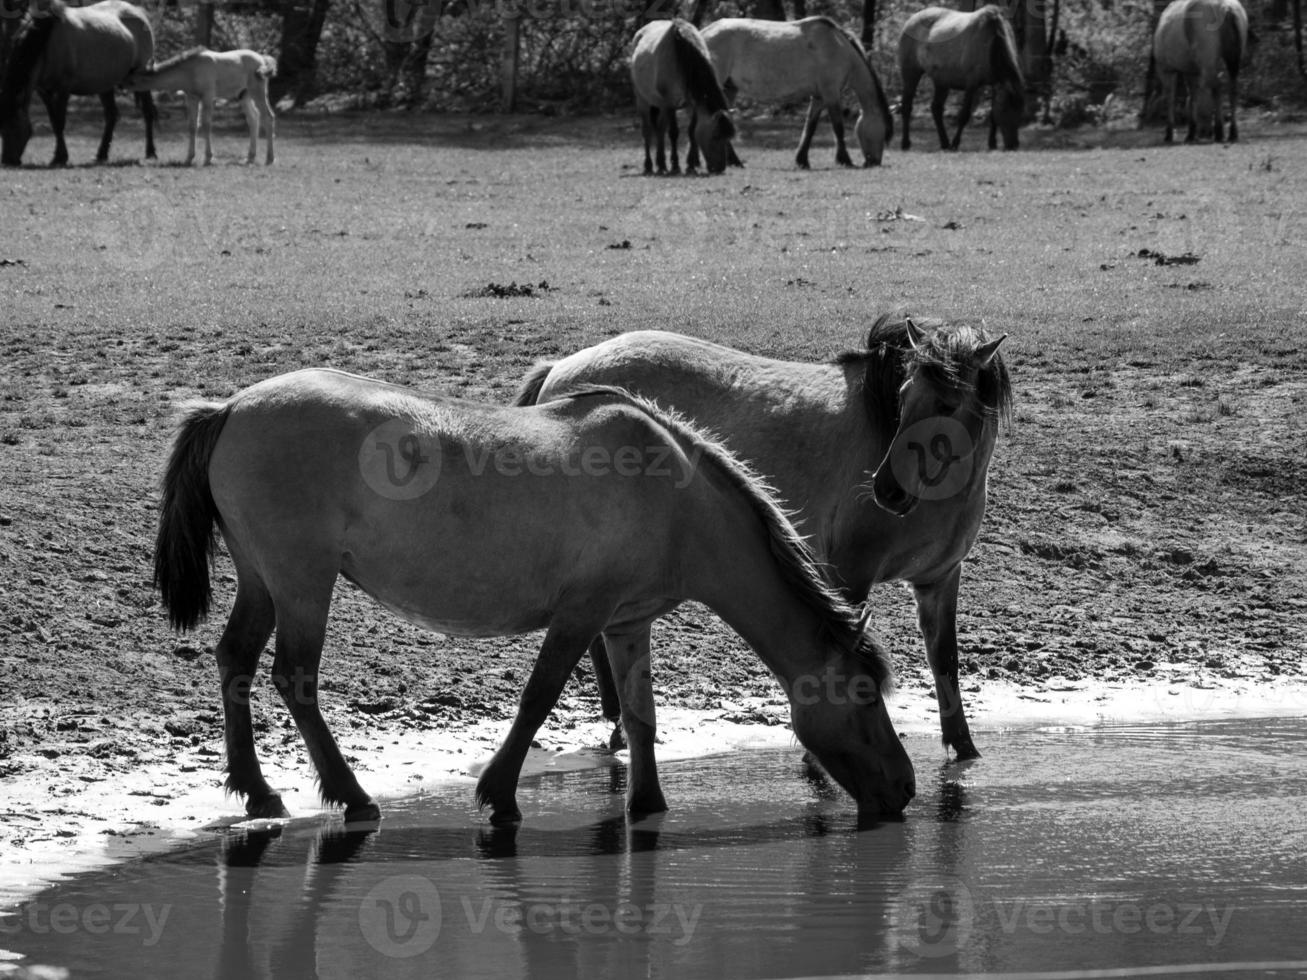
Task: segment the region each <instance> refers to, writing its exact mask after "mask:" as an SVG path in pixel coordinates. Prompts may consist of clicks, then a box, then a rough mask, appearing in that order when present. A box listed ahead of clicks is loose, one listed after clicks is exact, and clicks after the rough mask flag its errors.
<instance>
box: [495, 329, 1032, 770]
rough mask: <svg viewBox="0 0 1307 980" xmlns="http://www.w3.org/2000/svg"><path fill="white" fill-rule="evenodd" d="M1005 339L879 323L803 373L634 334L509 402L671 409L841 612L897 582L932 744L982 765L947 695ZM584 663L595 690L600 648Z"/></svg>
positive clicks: (1000, 407)
mask: <svg viewBox="0 0 1307 980" xmlns="http://www.w3.org/2000/svg"><path fill="white" fill-rule="evenodd" d="M1002 340H1003V338H1002V337H999V338H998V339H996V340H994V339H990V338H988V337H987V336H986V335H985V334H984V333H982V332H981V331H978V330H975V329H972V328H969V327H961V326H959V327H940V328H939V329H937V330H935V331H933V332H932V333H930V334H924V333H922V332H921V331H920V330H918V329H917V328H916V327H915V326H914V324H913V323H912V321H911V320H907V319H904V318H901V317H899V318H894V317H888V316H886V317H881V318H880V319H879V320H878V321H877V323H876V324H875V325H874V326H873V327H872V329H871V333H870V336H869V337H868V339H867V349H866V350H862V351H856V352H853V353H849V354H845V355H843V356H842V357H840V358H839V359H838V360H836V361H834V362H831V363H827V364H806V363H793V362H788V361H775V360H771V359H769V358H765V357H757V356H754V355H751V354H745V353H743V352H741V351H737V350H732V349H731V348H728V347H721V346H718V345H717V344H711V343H708V342H707V341H704V340H697V339H695V338H693V337H683V336H680V335H679V334H672V333H661V332H655V331H641V332H639V333H629V334H623V335H621V336H619V337H615V338H613V339H612V340H608V341H605V342H604V343H602V344H598V345H596V346H594V347H590V348H587V349H586V350H583V351H580V352H578V353H576V354H573V355H571V356H570V357H566V358H564V359H563V360H561V361H558V362H557V363H554V364H548V363H545V364H540V365H537V366H536V367H535V368H534V369H533V370H532V371H531V373H530V374H529V375H528V376H527V378H526V379H525V381H524V382H523V385H522V390H521V392H520V393H519V396H518V403H519V404H527V405H529V404H534V403H536V402H545V401H548V400H549V399H551V398H557V397H560V396H563V395H565V394H566V393H567V392H568V391H570V390H573V389H574V388H576V387H577V386H582V385H588V384H594V383H602V384H619V385H622V386H623V387H628V388H630V389H631V390H633V391H637V392H639V393H641V394H643V395H645V396H646V397H649V398H653V399H656V400H657V401H659V402H660V403H661V404H664V405H669V406H672V407H674V408H675V409H676V410H677V411H679V412H684V413H686V414H687V415H689V416H690V417H691V418H693V419H694V420H695V421H696V422H698V423H699V424H701V425H704V426H706V427H707V428H709V429H711V430H713V431H714V432H717V433H719V434H720V435H721V436H723V437H724V439H725V441H726V444H727V445H728V446H729V447H730V448H731V450H732V451H733V452H735V453H737V454H738V455H740V456H741V457H742V458H743V459H745V460H746V461H748V462H749V463H750V464H751V465H753V466H755V467H756V468H757V469H758V471H759V472H760V473H762V474H763V475H764V476H765V477H766V478H767V480H768V481H769V482H770V483H771V484H772V485H773V486H774V487H775V488H776V489H777V491H778V492H779V494H780V497H781V499H782V501H783V502H784V503H785V504H787V505H788V506H790V507H792V508H795V513H796V523H797V526H798V528H799V530H800V531H801V532H803V533H804V534H806V535H807V536H808V540H809V542H810V544H811V545H812V547H813V550H814V551H815V552H816V554H817V555H818V556H819V557H820V558H821V559H822V560H823V561H824V562H826V563H828V565H829V567H830V568H831V569H832V571H833V572H834V576H835V581H836V584H837V587H838V588H839V590H840V592H841V593H842V594H843V596H844V598H845V599H846V600H847V601H849V602H854V603H856V602H862V601H863V600H865V599H866V598H867V594H868V591H869V590H870V589H871V587H872V586H873V585H875V584H877V583H879V582H888V581H892V580H895V579H903V580H906V581H908V582H910V583H911V584H912V587H913V590H914V592H915V594H916V600H917V610H918V613H919V617H920V623H921V631H922V634H923V636H924V637H925V641H926V656H927V659H928V660H929V662H930V667H931V670H932V672H933V673H934V676H935V690H936V695H937V698H938V701H939V715H940V728H941V731H942V732H943V737H944V742H945V744H946V745H948V746H952V748H953V749H954V750H955V751H956V753H957V755H958V757H959V758H970V757H974V756H977V755H979V753H978V752H977V751H976V747H975V744H974V743H973V741H972V738H971V733H970V731H969V729H968V726H967V720H966V715H965V713H964V712H963V709H962V696H961V692H960V691H959V688H958V648H957V600H958V584H959V582H960V579H961V572H962V561H963V559H965V558H966V556H967V554H968V552H970V550H971V546H972V544H973V543H974V542H975V540H976V535H977V534H978V532H979V529H980V522H981V519H982V518H983V516H984V513H985V478H986V473H987V472H988V467H989V460H990V456H991V454H992V453H993V450H994V441H995V439H996V437H997V432H998V421H999V419H1000V417H1002V416H1005V415H1007V414H1008V413H1009V411H1010V405H1011V397H1012V394H1011V385H1010V382H1009V380H1008V374H1007V368H1006V367H1005V366H1004V364H1003V359H1002V357H1001V356H1000V355H999V354H998V347H999V344H1000V343H1001V342H1002ZM941 438H942V439H943V440H944V441H945V443H947V445H944V444H942V443H941V441H940V440H941ZM950 446H951V448H949V447H950ZM954 456H957V457H958V458H957V459H953V458H952V457H954ZM647 642H648V638H647V637H645V638H643V640H642V643H646V644H647ZM592 652H593V653H595V654H596V656H595V669H596V676H598V677H600V678H602V677H604V674H605V672H604V669H603V668H604V665H603V656H602V653H603V649H602V647H598V648H593V647H592ZM604 693H605V708H604V711H605V714H606V715H608V716H609V717H612V716H613V715H614V714H615V707H616V706H615V705H614V704H613V698H612V697H611V695H610V694H607V692H604Z"/></svg>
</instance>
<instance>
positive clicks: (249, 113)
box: [241, 91, 259, 167]
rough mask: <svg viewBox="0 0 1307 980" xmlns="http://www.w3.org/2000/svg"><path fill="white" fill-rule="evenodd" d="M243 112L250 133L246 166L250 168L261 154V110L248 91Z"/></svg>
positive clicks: (242, 101)
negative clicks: (255, 106) (256, 107)
mask: <svg viewBox="0 0 1307 980" xmlns="http://www.w3.org/2000/svg"><path fill="white" fill-rule="evenodd" d="M241 112H243V113H244V114H245V125H246V126H247V127H248V128H249V131H250V149H249V152H248V153H246V154H245V165H246V166H247V167H248V166H250V165H251V164H252V163H254V157H255V155H256V154H257V153H258V152H259V110H257V109H255V108H254V100H253V99H252V98H250V93H249V92H248V91H246V93H245V98H243V99H241Z"/></svg>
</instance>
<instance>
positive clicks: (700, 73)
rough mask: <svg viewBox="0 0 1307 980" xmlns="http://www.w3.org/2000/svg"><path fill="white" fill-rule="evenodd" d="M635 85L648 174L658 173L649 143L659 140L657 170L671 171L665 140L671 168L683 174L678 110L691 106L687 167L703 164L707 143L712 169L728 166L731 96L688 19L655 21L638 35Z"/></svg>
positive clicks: (732, 126) (633, 55)
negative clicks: (668, 142) (668, 144)
mask: <svg viewBox="0 0 1307 980" xmlns="http://www.w3.org/2000/svg"><path fill="white" fill-rule="evenodd" d="M631 85H632V87H633V88H634V89H635V108H636V111H637V112H639V114H640V128H641V131H642V132H643V134H644V172H645V173H646V174H652V173H653V172H654V161H653V160H651V159H650V157H649V147H650V144H651V143H653V142H654V140H655V139H656V140H657V143H658V150H657V162H658V173H660V174H661V173H666V172H667V158H666V155H665V154H664V139H665V138H667V137H668V136H669V135H670V137H671V143H672V170H671V172H672V173H674V174H676V173H680V172H681V163H680V160H679V159H678V157H677V155H676V140H677V137H678V135H679V133H678V132H677V128H676V110H677V109H679V108H681V107H682V106H684V105H689V106H690V107H691V108H690V129H689V141H690V149H689V152H688V154H687V156H686V161H685V162H686V169H687V170H694V169H695V168H696V167H697V166H698V159H699V156H698V152H697V150H698V148H700V147H702V149H703V157H704V163H705V164H706V165H707V167H708V172H709V173H714V174H719V173H721V172H722V171H723V170H725V169H726V161H727V156H728V154H729V152H730V146H731V143H730V141H731V137H732V136H734V135H735V123H733V122H732V121H731V116H730V110H729V108H728V106H727V105H726V96H725V95H723V94H722V89H721V86H720V85H719V84H718V82H717V76H716V75H715V74H714V73H713V67H712V62H711V61H710V60H709V59H708V49H707V48H706V47H704V43H703V38H701V37H700V36H699V32H698V31H696V30H695V29H694V27H693V26H692V25H691V24H690V23H689V22H688V21H684V20H680V19H677V20H655V21H650V22H649V23H648V24H645V25H644V26H643V27H641V28H640V29H639V30H638V31H636V33H635V48H634V50H633V51H632V52H631Z"/></svg>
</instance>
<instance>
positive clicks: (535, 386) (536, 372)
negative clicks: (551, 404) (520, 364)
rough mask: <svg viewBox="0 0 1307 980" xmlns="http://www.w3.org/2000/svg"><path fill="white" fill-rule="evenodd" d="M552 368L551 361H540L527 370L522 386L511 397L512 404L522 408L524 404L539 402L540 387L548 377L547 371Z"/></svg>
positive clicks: (552, 363) (536, 403)
mask: <svg viewBox="0 0 1307 980" xmlns="http://www.w3.org/2000/svg"><path fill="white" fill-rule="evenodd" d="M553 369H554V362H553V361H541V362H540V363H539V364H537V365H536V366H535V367H533V368H532V369H531V370H530V371H529V372H527V376H526V377H525V378H523V379H522V386H521V387H520V388H518V389H517V395H516V397H514V398H513V405H514V406H516V407H517V408H522V407H524V406H526V405H538V404H540V389H542V388H543V387H544V386H545V378H547V377H549V372H550V371H552V370H553Z"/></svg>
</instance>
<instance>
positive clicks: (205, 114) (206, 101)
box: [200, 92, 214, 167]
mask: <svg viewBox="0 0 1307 980" xmlns="http://www.w3.org/2000/svg"><path fill="white" fill-rule="evenodd" d="M213 98H214V97H213V93H212V92H205V93H204V95H203V96H202V97H201V98H200V119H201V121H202V123H203V125H204V165H205V166H206V167H207V166H208V165H209V164H211V163H213Z"/></svg>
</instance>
